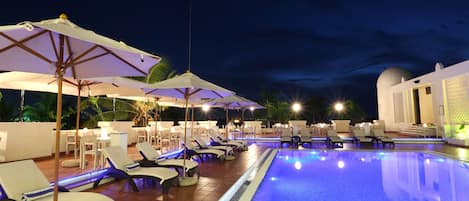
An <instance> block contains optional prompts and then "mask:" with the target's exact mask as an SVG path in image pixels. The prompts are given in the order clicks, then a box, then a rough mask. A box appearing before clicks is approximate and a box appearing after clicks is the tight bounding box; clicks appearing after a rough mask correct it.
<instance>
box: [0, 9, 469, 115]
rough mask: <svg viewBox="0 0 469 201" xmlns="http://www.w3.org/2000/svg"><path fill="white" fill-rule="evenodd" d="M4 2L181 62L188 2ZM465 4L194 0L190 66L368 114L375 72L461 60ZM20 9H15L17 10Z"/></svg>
mask: <svg viewBox="0 0 469 201" xmlns="http://www.w3.org/2000/svg"><path fill="white" fill-rule="evenodd" d="M23 4H24V3H22V2H20V1H9V2H4V5H2V8H3V9H2V18H1V19H0V23H1V24H16V23H18V22H20V21H24V20H31V21H37V20H40V19H45V18H54V17H56V16H58V14H60V13H61V12H66V13H67V14H68V15H69V17H70V19H71V20H73V21H74V22H76V23H77V24H78V25H80V26H83V27H85V28H89V29H92V30H94V31H95V32H97V33H100V34H103V35H106V36H109V37H111V38H115V39H117V40H122V41H125V42H126V43H127V44H130V45H133V46H136V47H139V48H141V49H144V50H146V51H149V52H153V53H155V54H158V55H161V56H163V57H164V59H168V60H170V61H171V63H172V64H173V66H174V67H175V68H176V69H177V70H178V71H179V72H184V71H185V70H186V69H187V63H188V59H187V58H188V57H187V48H188V45H187V40H188V20H187V19H188V12H187V11H188V10H187V9H188V3H187V1H132V2H127V1H117V2H116V1H99V2H98V1H91V0H83V1H53V0H43V1H41V0H40V1H31V2H29V4H28V6H24V5H23ZM468 7H469V2H467V1H451V2H450V3H448V2H444V1H424V0H416V1H403V0H397V1H396V0H393V1H371V0H365V1H359V2H357V1H348V0H319V1H318V0H295V1H286V0H259V1H248V0H241V1H215V0H207V1H193V15H192V20H193V23H192V25H193V32H192V36H193V43H192V56H193V57H192V71H193V72H195V73H196V74H199V75H200V76H201V77H203V78H205V79H207V80H210V81H213V82H215V83H217V84H219V85H222V86H224V87H226V88H229V89H232V90H234V91H236V92H238V93H239V94H241V95H243V96H247V97H249V98H253V99H256V98H258V97H259V93H260V91H262V90H270V91H273V90H280V91H282V92H283V94H284V95H283V97H285V98H286V99H288V100H293V99H302V98H305V97H308V96H312V95H315V96H318V95H320V96H325V97H326V98H327V99H328V100H331V101H335V100H336V99H339V98H353V99H354V100H356V101H358V102H359V104H360V105H361V106H362V107H364V108H366V110H367V112H368V113H370V114H371V115H370V116H371V118H375V117H376V90H375V86H376V79H377V78H378V76H379V74H380V73H381V72H382V71H383V70H384V69H386V68H388V67H390V66H398V67H402V68H405V69H407V70H408V71H410V72H411V73H413V74H414V75H420V74H423V73H428V72H431V71H433V70H434V64H435V63H436V62H443V63H444V64H446V65H451V64H454V63H457V62H461V61H463V60H465V59H467V58H468V56H469V50H467V48H466V47H468V46H469V27H467V26H465V25H466V19H468V18H469V12H467V8H468ZM18 8H21V9H18Z"/></svg>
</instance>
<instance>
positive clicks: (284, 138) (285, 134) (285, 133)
mask: <svg viewBox="0 0 469 201" xmlns="http://www.w3.org/2000/svg"><path fill="white" fill-rule="evenodd" d="M291 137H292V130H291V128H281V129H280V144H283V143H291Z"/></svg>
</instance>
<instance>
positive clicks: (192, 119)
mask: <svg viewBox="0 0 469 201" xmlns="http://www.w3.org/2000/svg"><path fill="white" fill-rule="evenodd" d="M191 116H192V117H191V136H194V105H191ZM197 135H199V133H197Z"/></svg>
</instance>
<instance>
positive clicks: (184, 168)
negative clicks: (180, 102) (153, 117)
mask: <svg viewBox="0 0 469 201" xmlns="http://www.w3.org/2000/svg"><path fill="white" fill-rule="evenodd" d="M185 99H186V112H185V115H184V145H185V147H187V145H186V143H187V139H186V138H187V116H189V107H188V105H187V103H188V102H189V98H188V97H187V96H186V97H185ZM185 147H184V157H183V159H184V160H183V163H182V167H183V170H182V172H183V173H182V177H183V178H184V177H186V157H187V155H186V154H187V153H186V148H185Z"/></svg>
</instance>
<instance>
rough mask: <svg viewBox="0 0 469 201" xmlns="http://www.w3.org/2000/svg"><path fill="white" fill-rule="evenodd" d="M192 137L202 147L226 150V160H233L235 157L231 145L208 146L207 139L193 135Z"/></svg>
mask: <svg viewBox="0 0 469 201" xmlns="http://www.w3.org/2000/svg"><path fill="white" fill-rule="evenodd" d="M192 138H193V139H194V142H195V143H197V145H198V146H199V148H200V149H218V150H221V151H224V152H225V160H233V159H234V158H235V157H234V152H233V148H231V147H230V146H207V142H205V140H203V139H201V138H199V137H197V136H192Z"/></svg>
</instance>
